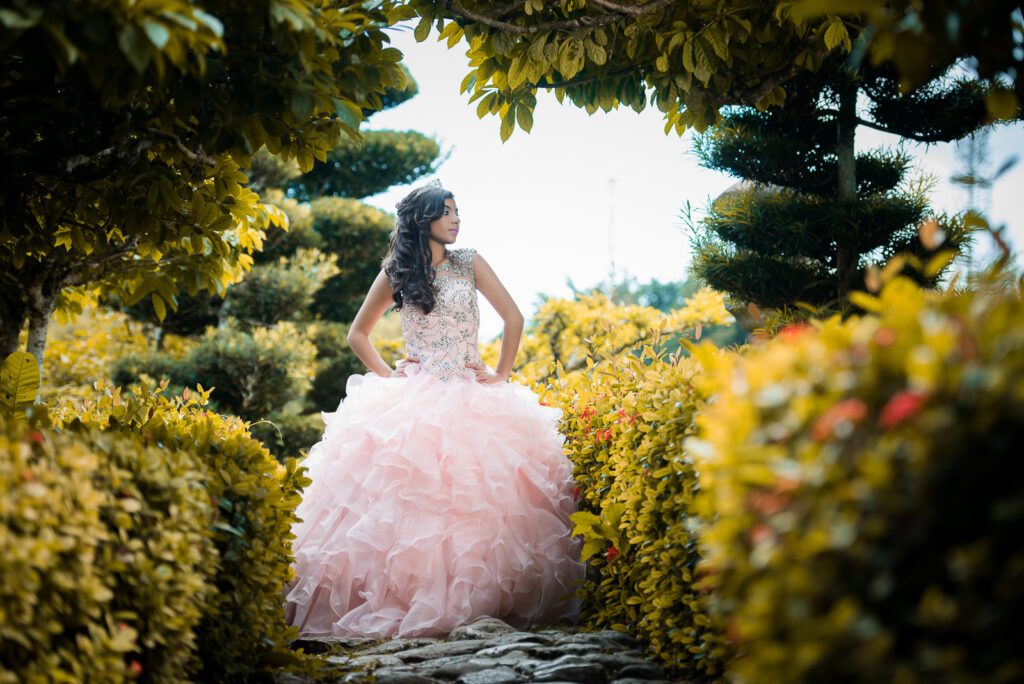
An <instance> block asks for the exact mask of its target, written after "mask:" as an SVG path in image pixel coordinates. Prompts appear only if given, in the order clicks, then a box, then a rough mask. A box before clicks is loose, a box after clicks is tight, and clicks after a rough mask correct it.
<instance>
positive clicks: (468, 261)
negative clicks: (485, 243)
mask: <svg viewBox="0 0 1024 684" xmlns="http://www.w3.org/2000/svg"><path fill="white" fill-rule="evenodd" d="M460 251H461V253H460V255H459V256H460V260H461V261H462V269H463V271H464V272H465V273H466V274H468V275H469V276H471V277H472V278H473V280H474V281H475V280H476V274H475V273H474V272H473V255H474V254H476V250H475V249H473V248H472V247H466V248H465V249H463V250H460Z"/></svg>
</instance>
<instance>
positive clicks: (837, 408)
mask: <svg viewBox="0 0 1024 684" xmlns="http://www.w3.org/2000/svg"><path fill="white" fill-rule="evenodd" d="M867 414H868V406H867V404H865V403H864V402H863V401H861V400H860V399H843V400H842V401H838V402H836V403H835V404H833V405H832V406H830V407H829V408H828V409H827V410H826V411H825V412H824V413H822V414H821V415H820V416H819V417H818V420H816V421H814V425H813V426H812V427H811V439H814V440H815V441H818V442H824V441H825V440H826V439H828V438H829V436H831V434H832V430H834V429H835V427H836V425H838V424H839V423H841V422H843V421H844V420H848V421H851V422H854V423H856V422H859V421H861V420H864V416H866V415H867Z"/></svg>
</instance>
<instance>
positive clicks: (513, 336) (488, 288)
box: [473, 254, 524, 382]
mask: <svg viewBox="0 0 1024 684" xmlns="http://www.w3.org/2000/svg"><path fill="white" fill-rule="evenodd" d="M473 271H474V273H475V274H476V288H477V289H478V290H480V293H481V294H482V295H483V296H484V297H485V298H486V299H487V301H488V302H490V303H491V306H493V307H494V310H495V311H497V312H498V315H499V316H501V320H503V321H504V322H505V327H504V329H503V330H502V333H501V354H500V355H499V356H498V366H497V368H495V369H494V370H495V375H496V377H495V378H493V379H491V380H490V381H491V382H504V381H505V380H508V378H509V376H511V375H512V365H513V364H514V363H515V361H516V352H517V351H519V339H520V337H522V334H523V322H524V321H523V314H522V313H520V311H519V307H518V306H516V303H515V301H514V300H513V299H512V295H510V294H509V293H508V290H506V289H505V286H504V285H502V284H501V281H500V280H498V276H496V275H495V274H494V271H493V270H492V269H491V266H490V264H488V263H487V262H486V261H485V260H484V258H483V257H482V256H480V255H479V254H474V255H473ZM478 370H480V369H478ZM477 379H479V380H483V381H485V382H486V381H487V380H486V379H484V378H481V377H480V374H479V373H478V374H477Z"/></svg>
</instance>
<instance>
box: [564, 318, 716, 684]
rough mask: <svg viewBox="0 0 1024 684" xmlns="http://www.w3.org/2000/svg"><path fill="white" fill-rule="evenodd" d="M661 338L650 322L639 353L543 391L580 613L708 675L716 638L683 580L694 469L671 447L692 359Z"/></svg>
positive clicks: (681, 432) (691, 577) (692, 578)
mask: <svg viewBox="0 0 1024 684" xmlns="http://www.w3.org/2000/svg"><path fill="white" fill-rule="evenodd" d="M661 341H662V340H661V335H660V333H659V332H658V331H657V330H655V331H654V332H653V333H652V335H651V339H650V344H648V345H644V347H643V351H642V352H641V353H640V354H639V355H635V354H631V353H621V354H620V355H619V356H617V357H612V358H610V359H608V360H606V361H605V362H602V363H601V364H599V365H598V366H594V367H593V369H592V370H590V371H587V372H581V373H575V374H571V375H568V376H566V377H565V378H563V379H562V380H561V382H559V384H558V389H557V391H556V392H552V393H551V395H550V398H549V399H548V401H551V402H552V405H556V406H559V407H560V408H562V410H563V411H564V415H565V418H564V420H563V421H562V426H561V429H562V431H563V433H564V434H565V436H566V442H567V448H568V452H569V456H570V458H571V459H572V460H573V463H574V467H575V478H576V482H577V490H576V491H577V498H578V506H579V511H578V512H576V513H574V514H573V515H572V519H573V521H574V523H575V526H574V529H573V532H574V534H582V535H583V539H584V547H583V559H584V560H588V559H589V560H588V572H587V577H586V580H585V582H584V584H583V586H582V587H581V589H580V593H581V595H583V596H584V597H585V599H586V601H585V603H584V610H583V614H582V619H583V620H584V622H585V624H586V625H587V627H588V628H592V629H608V628H611V629H620V630H625V631H629V632H632V633H634V634H637V635H638V636H640V637H642V638H643V639H644V640H645V641H646V642H647V643H648V644H650V648H651V650H652V652H653V654H654V655H656V656H657V657H658V658H659V659H660V660H661V661H662V662H664V663H665V664H667V665H670V666H672V667H674V668H676V669H677V670H679V671H681V672H685V673H687V674H689V675H697V676H699V675H705V676H706V675H715V674H717V673H718V672H719V671H720V667H721V665H720V663H719V658H720V656H721V652H722V647H723V642H722V640H721V638H720V636H719V634H718V632H717V631H716V630H715V629H714V628H713V627H712V622H711V619H710V618H709V616H708V611H707V608H706V606H705V598H704V597H703V596H702V595H701V594H700V593H699V592H698V591H697V590H696V588H695V583H696V579H697V576H696V572H697V563H698V561H699V560H700V550H699V547H698V536H697V533H696V528H695V527H694V526H693V522H694V520H695V517H694V497H695V495H696V490H697V486H698V477H697V472H696V469H695V467H694V464H693V461H692V460H691V459H690V458H688V457H687V456H686V454H685V453H684V452H683V446H682V445H683V441H684V440H685V439H686V438H687V437H688V436H691V435H692V434H693V430H694V424H693V420H694V414H695V412H696V410H697V408H698V406H699V404H700V395H699V394H698V393H697V391H696V389H695V387H694V376H695V374H696V373H698V372H699V371H700V367H699V365H698V364H697V363H696V362H695V361H694V360H693V359H680V358H679V357H678V356H674V357H668V356H666V355H665V353H664V350H663V347H662V346H661V345H660V343H661Z"/></svg>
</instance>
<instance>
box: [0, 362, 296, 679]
mask: <svg viewBox="0 0 1024 684" xmlns="http://www.w3.org/2000/svg"><path fill="white" fill-rule="evenodd" d="M96 389H97V391H98V392H97V397H98V398H96V399H95V400H93V401H87V402H85V403H84V405H83V406H81V407H78V408H73V407H70V406H55V407H52V409H51V414H52V421H53V428H52V429H44V428H40V429H36V430H34V431H32V432H25V430H24V429H23V427H24V426H22V427H17V426H7V427H5V429H7V430H8V433H7V436H6V437H5V438H4V439H5V440H6V442H5V444H6V446H7V448H6V451H7V452H8V453H9V454H10V455H9V456H6V455H5V457H4V458H3V460H2V461H0V463H2V467H3V478H2V480H3V485H2V486H3V487H4V490H5V492H7V494H6V495H5V496H4V497H3V499H2V501H4V502H5V506H6V504H7V503H8V502H14V503H12V504H11V506H6V508H5V509H4V521H3V522H4V528H3V529H4V531H5V534H4V535H3V536H2V537H0V539H2V540H3V546H4V548H3V552H2V553H0V556H2V557H3V558H5V562H11V563H14V566H16V567H14V566H12V568H11V572H7V568H5V572H4V578H5V581H7V580H8V578H10V579H9V581H10V585H5V587H4V592H3V593H4V596H3V600H4V601H5V603H7V604H9V608H8V607H7V606H5V614H7V615H12V616H21V619H23V620H24V621H25V623H26V624H32V625H36V626H37V628H36V629H35V630H25V629H21V630H20V632H21V634H22V636H23V637H24V638H22V639H20V640H19V637H18V636H17V635H14V636H12V634H14V633H15V632H16V631H18V630H17V629H15V628H14V627H13V626H12V629H11V630H5V632H4V634H3V643H2V645H0V657H2V658H4V668H5V669H11V670H12V671H15V672H20V673H21V674H20V675H18V677H19V678H21V679H28V680H30V681H82V680H85V679H90V678H97V679H104V680H105V681H106V680H107V679H108V678H109V680H110V681H118V680H119V679H118V678H119V677H122V675H121V674H119V673H127V674H125V675H124V677H131V678H135V677H138V676H139V675H140V673H146V674H145V675H144V676H147V677H149V676H152V677H154V678H155V679H154V680H155V681H164V680H168V681H170V680H174V678H175V677H180V678H183V679H185V678H190V677H199V678H201V679H203V680H206V681H236V680H243V679H250V678H252V677H254V676H256V675H257V674H258V673H261V672H262V673H268V672H271V671H274V670H277V669H280V668H281V667H291V668H294V669H297V670H299V671H304V672H306V673H311V672H313V671H314V670H315V663H314V662H313V661H308V660H307V659H306V657H305V656H304V654H303V653H302V652H301V651H300V652H295V651H292V649H291V648H290V647H289V644H288V641H289V640H291V639H293V638H295V637H296V636H298V634H297V631H296V630H295V628H294V627H291V626H289V625H287V624H286V623H285V621H284V612H283V606H282V593H281V592H282V589H283V587H284V586H285V585H286V584H287V582H289V581H290V580H291V572H292V570H291V561H292V556H291V546H290V539H291V532H290V528H291V525H292V524H293V523H294V522H295V521H296V516H295V513H294V511H295V508H296V506H297V505H298V503H299V500H300V491H301V488H302V487H304V486H305V485H306V484H308V479H306V478H305V477H303V474H302V473H303V469H302V468H301V467H299V465H298V463H297V462H296V461H295V460H294V459H290V460H289V461H288V462H287V463H285V464H283V465H282V464H280V463H278V462H277V461H276V460H275V459H274V458H273V457H272V456H271V455H270V453H269V452H268V451H267V450H266V448H265V447H264V446H263V445H262V444H261V443H260V442H258V441H257V440H255V439H253V438H252V437H250V436H249V434H248V432H247V428H248V423H244V422H242V421H241V420H239V419H237V418H224V417H222V416H219V415H216V414H213V413H210V412H207V411H204V410H202V409H201V408H200V406H201V404H204V403H205V402H206V401H207V399H208V395H209V391H208V390H207V391H203V390H202V388H201V387H200V392H199V393H193V392H189V391H187V390H186V391H185V392H184V393H183V396H182V397H178V398H175V399H173V400H168V399H167V398H165V397H163V396H162V395H161V394H160V390H159V389H158V390H155V391H153V392H150V391H149V390H148V388H147V387H146V385H145V383H142V384H141V387H140V390H141V391H140V393H139V394H133V395H129V396H123V395H122V394H121V391H120V388H111V387H110V386H109V385H107V384H105V383H104V382H102V381H98V382H97V383H96ZM19 425H21V422H19ZM18 430H21V431H20V432H19V431H18ZM19 502H21V503H20V505H15V504H18V503H19ZM44 503H45V505H44ZM46 516H50V517H52V518H53V519H52V520H50V519H49V518H47V517H46ZM30 540H34V541H30ZM10 559H13V560H10ZM19 559H21V560H19ZM19 563H20V564H19ZM26 568H27V570H26V571H25V572H21V571H20V570H19V571H17V572H16V571H15V570H17V569H26ZM19 582H21V583H22V584H18V583H19ZM26 582H27V584H24V583H26ZM66 596H70V598H66ZM69 606H70V608H69ZM57 615H59V616H60V617H59V618H58V617H55V616H57ZM133 638H134V639H135V641H134V642H133V641H132V639H133ZM25 640H30V641H29V642H28V643H22V642H24V641H25ZM19 644H21V645H20V646H19ZM19 649H22V650H19ZM26 653H28V654H31V657H27V656H26ZM19 668H28V669H25V670H24V671H22V670H20V669H19ZM108 671H109V672H110V675H109V677H108V676H107V675H103V676H99V675H97V676H96V677H90V675H89V673H90V672H103V673H106V672H108ZM79 672H82V673H85V674H84V675H82V674H77V673H79ZM165 672H166V673H168V674H166V677H164V676H163V675H161V674H160V673H165ZM33 678H34V679H33ZM122 678H123V677H122Z"/></svg>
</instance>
